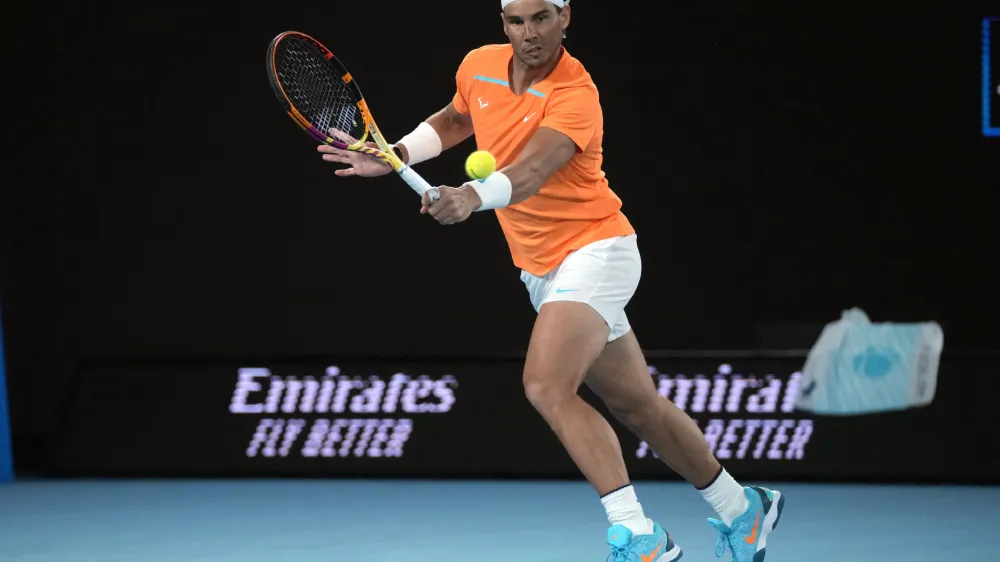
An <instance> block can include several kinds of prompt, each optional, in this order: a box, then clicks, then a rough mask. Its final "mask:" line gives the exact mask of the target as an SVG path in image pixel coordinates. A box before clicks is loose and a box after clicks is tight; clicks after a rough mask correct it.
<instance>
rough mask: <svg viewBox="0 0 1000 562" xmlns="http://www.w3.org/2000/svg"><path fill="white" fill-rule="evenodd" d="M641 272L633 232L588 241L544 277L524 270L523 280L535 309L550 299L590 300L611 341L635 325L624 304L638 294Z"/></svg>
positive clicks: (640, 262)
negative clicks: (604, 324) (605, 324)
mask: <svg viewBox="0 0 1000 562" xmlns="http://www.w3.org/2000/svg"><path fill="white" fill-rule="evenodd" d="M641 273H642V260H641V259H640V258H639V246H638V245H637V244H636V235H635V234H631V235H629V236H617V237H615V238H608V239H605V240H598V241H597V242H593V243H590V244H587V245H586V246H584V247H582V248H580V249H578V250H576V251H574V252H573V253H571V254H569V255H568V256H566V259H564V260H563V262H562V263H561V264H559V266H558V267H556V268H555V269H553V270H552V271H550V272H548V273H547V274H545V276H543V277H536V276H534V275H532V274H530V273H528V272H527V271H523V270H522V271H521V281H522V282H524V286H525V287H526V288H527V289H528V295H529V296H530V298H531V305H532V306H534V307H535V312H538V311H539V310H541V308H542V305H543V304H545V303H547V302H555V301H573V302H582V303H584V304H588V305H590V306H591V307H592V308H593V309H594V310H596V311H597V312H598V314H600V315H601V317H603V318H604V321H605V322H607V324H608V327H609V328H611V334H609V335H608V341H614V340H616V339H618V338H620V337H622V336H624V335H625V334H627V333H628V332H629V330H631V329H632V327H631V326H630V325H629V323H628V318H627V317H626V316H625V305H626V304H628V302H629V300H631V299H632V295H634V294H635V290H636V288H637V287H638V286H639V277H640V275H641Z"/></svg>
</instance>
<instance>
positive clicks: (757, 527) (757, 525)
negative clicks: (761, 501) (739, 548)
mask: <svg viewBox="0 0 1000 562" xmlns="http://www.w3.org/2000/svg"><path fill="white" fill-rule="evenodd" d="M757 531H760V512H759V511H758V512H757V518H756V519H754V522H753V532H752V533H750V534H749V535H748V536H747V538H745V539H743V540H745V541H747V544H753V543H755V542H757Z"/></svg>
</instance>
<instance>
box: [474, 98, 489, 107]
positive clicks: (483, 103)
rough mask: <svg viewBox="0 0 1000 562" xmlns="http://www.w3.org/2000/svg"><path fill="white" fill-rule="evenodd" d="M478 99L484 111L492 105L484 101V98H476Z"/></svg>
mask: <svg viewBox="0 0 1000 562" xmlns="http://www.w3.org/2000/svg"><path fill="white" fill-rule="evenodd" d="M476 99H478V100H479V109H484V108H485V107H486V106H487V105H489V104H490V102H488V101H483V98H476Z"/></svg>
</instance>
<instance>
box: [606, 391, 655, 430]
mask: <svg viewBox="0 0 1000 562" xmlns="http://www.w3.org/2000/svg"><path fill="white" fill-rule="evenodd" d="M657 399H659V395H657V396H656V397H655V398H653V397H649V396H633V397H631V398H628V399H619V400H615V401H613V402H609V401H606V402H605V405H606V406H607V407H608V410H609V411H610V412H611V414H612V415H613V416H615V418H616V419H617V420H618V421H620V422H621V423H622V425H624V426H625V427H626V428H628V430H629V431H631V432H633V433H643V432H644V431H645V430H646V428H648V427H649V426H650V425H651V424H654V423H656V418H657V416H656V413H657V409H658V406H659V404H658V403H657Z"/></svg>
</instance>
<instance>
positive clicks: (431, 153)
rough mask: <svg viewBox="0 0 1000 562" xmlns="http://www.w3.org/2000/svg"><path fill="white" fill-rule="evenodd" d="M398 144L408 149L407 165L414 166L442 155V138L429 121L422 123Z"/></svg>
mask: <svg viewBox="0 0 1000 562" xmlns="http://www.w3.org/2000/svg"><path fill="white" fill-rule="evenodd" d="M396 144H401V145H403V146H405V147H406V155H407V158H406V164H407V165H409V166H412V165H414V164H419V163H421V162H424V161H427V160H430V159H431V158H434V157H436V156H437V155H439V154H441V136H440V135H438V133H437V131H435V130H434V127H431V126H430V124H429V123H428V122H427V121H423V122H421V123H420V124H419V125H417V128H416V129H414V130H413V132H412V133H410V134H408V135H406V136H405V137H403V138H401V139H399V142H397V143H396Z"/></svg>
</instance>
